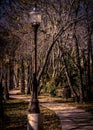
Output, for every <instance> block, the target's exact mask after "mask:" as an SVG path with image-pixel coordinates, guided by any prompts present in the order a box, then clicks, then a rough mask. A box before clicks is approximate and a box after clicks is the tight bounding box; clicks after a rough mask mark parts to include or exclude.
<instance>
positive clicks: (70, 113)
mask: <svg viewBox="0 0 93 130" xmlns="http://www.w3.org/2000/svg"><path fill="white" fill-rule="evenodd" d="M16 93H18V90H14V91H11V92H10V96H11V98H17V99H22V100H26V101H30V96H24V95H22V96H21V95H16ZM39 102H40V104H41V105H42V106H44V107H47V108H48V109H50V110H53V111H55V113H56V114H57V115H58V116H59V118H60V120H61V124H62V130H93V115H92V114H90V113H88V112H85V111H84V110H82V109H77V108H75V107H71V106H69V105H67V104H66V103H54V102H50V101H47V100H46V99H45V98H44V100H42V99H39Z"/></svg>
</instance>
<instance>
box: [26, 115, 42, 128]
mask: <svg viewBox="0 0 93 130" xmlns="http://www.w3.org/2000/svg"><path fill="white" fill-rule="evenodd" d="M39 115H40V114H38V113H28V116H27V119H28V124H27V130H39V117H40V116H39Z"/></svg>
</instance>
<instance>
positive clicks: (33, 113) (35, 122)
mask: <svg viewBox="0 0 93 130" xmlns="http://www.w3.org/2000/svg"><path fill="white" fill-rule="evenodd" d="M29 19H30V22H31V24H32V27H33V30H34V49H35V55H34V56H35V57H34V74H33V80H32V99H31V101H30V105H29V109H28V125H27V130H39V114H40V109H39V101H38V81H37V32H38V28H39V26H40V23H41V14H40V13H39V11H38V9H37V6H36V4H35V7H34V8H33V11H31V12H30V13H29Z"/></svg>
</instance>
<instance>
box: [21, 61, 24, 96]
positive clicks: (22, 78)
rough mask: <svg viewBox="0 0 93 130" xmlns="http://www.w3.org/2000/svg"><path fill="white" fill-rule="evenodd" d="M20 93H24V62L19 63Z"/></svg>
mask: <svg viewBox="0 0 93 130" xmlns="http://www.w3.org/2000/svg"><path fill="white" fill-rule="evenodd" d="M21 71H22V73H21V93H23V94H24V93H25V66H24V61H23V60H22V62H21Z"/></svg>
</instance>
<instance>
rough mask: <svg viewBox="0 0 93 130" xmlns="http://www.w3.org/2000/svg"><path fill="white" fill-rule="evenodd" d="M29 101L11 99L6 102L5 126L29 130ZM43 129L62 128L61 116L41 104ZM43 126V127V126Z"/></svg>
mask: <svg viewBox="0 0 93 130" xmlns="http://www.w3.org/2000/svg"><path fill="white" fill-rule="evenodd" d="M28 104H29V103H28V102H25V101H22V100H18V99H10V100H8V101H6V103H5V104H4V126H5V129H6V130H27V109H28ZM40 111H41V121H42V124H41V129H40V130H61V125H60V121H59V118H58V117H57V116H56V114H55V113H54V112H53V111H51V110H49V109H47V108H45V107H42V106H40ZM42 126H43V127H42Z"/></svg>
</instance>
